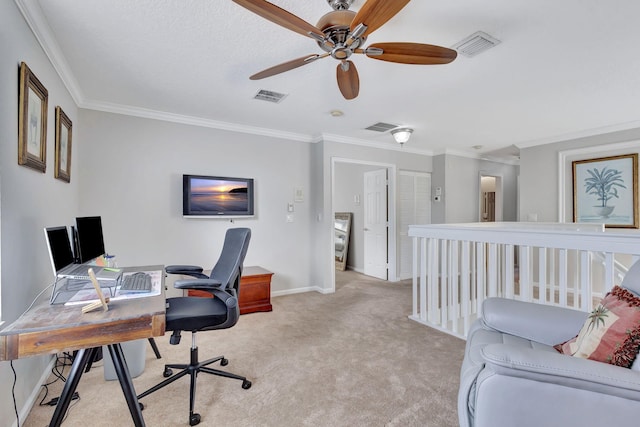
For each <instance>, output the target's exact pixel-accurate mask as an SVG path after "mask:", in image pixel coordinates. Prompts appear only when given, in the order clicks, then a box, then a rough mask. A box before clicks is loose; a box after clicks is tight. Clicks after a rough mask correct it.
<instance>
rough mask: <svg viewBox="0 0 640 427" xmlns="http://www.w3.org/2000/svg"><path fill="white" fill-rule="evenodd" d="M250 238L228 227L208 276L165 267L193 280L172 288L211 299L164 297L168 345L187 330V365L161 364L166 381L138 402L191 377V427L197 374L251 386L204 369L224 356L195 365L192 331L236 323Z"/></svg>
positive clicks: (195, 416) (189, 269) (196, 270)
mask: <svg viewBox="0 0 640 427" xmlns="http://www.w3.org/2000/svg"><path fill="white" fill-rule="evenodd" d="M250 239H251V230H250V229H248V228H231V229H229V230H227V233H226V236H225V239H224V245H223V247H222V253H221V254H220V258H219V259H218V262H217V263H216V265H215V266H214V267H213V270H211V275H210V276H207V275H205V274H204V273H203V272H202V271H203V269H202V267H196V266H191V265H172V266H168V267H166V268H165V270H166V272H167V273H170V274H183V275H188V276H192V277H195V278H196V279H186V280H178V281H176V282H175V285H174V286H175V287H176V288H179V289H196V290H200V291H207V292H210V293H211V294H212V295H213V296H214V298H200V297H178V298H167V312H166V330H167V331H173V334H171V338H170V340H169V343H171V344H174V345H175V344H178V343H179V342H180V333H181V332H182V331H191V334H192V335H191V362H190V363H189V364H188V365H187V364H179V365H174V364H170V365H165V370H164V374H163V375H164V377H165V378H167V379H166V380H164V381H162V382H161V383H160V384H157V385H156V386H154V387H151V388H150V389H149V390H147V391H145V392H144V393H141V394H140V395H139V396H138V399H141V398H143V397H145V396H147V395H149V394H151V393H153V392H154V391H157V390H159V389H161V388H162V387H164V386H166V385H169V384H171V383H172V382H174V381H176V380H177V379H179V378H182V377H183V376H185V375H187V374H189V375H190V376H191V388H190V396H189V425H192V426H194V425H196V424H198V423H200V414H196V413H194V412H193V409H194V401H195V397H196V377H197V375H198V374H199V373H200V372H205V373H208V374H213V375H220V376H223V377H227V378H234V379H238V380H241V381H242V388H244V389H248V388H250V387H251V381H249V380H247V379H246V378H245V377H242V376H239V375H235V374H231V373H228V372H225V371H220V370H217V369H213V368H210V367H208V365H210V364H212V363H215V362H217V361H220V365H222V366H225V365H227V363H229V361H228V360H227V359H225V357H224V356H218V357H214V358H212V359H208V360H205V361H204V362H199V361H198V347H197V345H196V332H199V331H210V330H214V329H226V328H230V327H232V326H233V325H235V324H236V323H237V321H238V318H239V317H240V307H239V305H238V298H239V293H240V276H241V275H242V263H243V261H244V257H245V255H246V254H247V248H248V247H249V240H250ZM172 369H182V371H180V372H178V373H177V374H175V375H173V371H172ZM172 375H173V376H172Z"/></svg>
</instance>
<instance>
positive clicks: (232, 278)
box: [209, 228, 251, 296]
mask: <svg viewBox="0 0 640 427" xmlns="http://www.w3.org/2000/svg"><path fill="white" fill-rule="evenodd" d="M250 239H251V229H249V228H230V229H228V230H227V234H226V235H225V237H224V244H223V246H222V252H221V253H220V258H218V262H216V265H215V266H214V267H213V269H212V270H211V275H210V276H209V278H211V279H215V280H217V281H219V282H220V283H223V284H224V287H225V289H231V288H234V289H235V290H236V292H238V291H239V289H238V288H239V283H240V276H241V274H242V263H243V262H244V257H245V256H246V255H247V249H248V248H249V240H250ZM238 296H239V295H238Z"/></svg>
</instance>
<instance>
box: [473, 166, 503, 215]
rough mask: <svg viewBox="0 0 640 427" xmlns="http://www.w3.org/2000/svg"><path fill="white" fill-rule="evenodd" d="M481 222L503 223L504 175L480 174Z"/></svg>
mask: <svg viewBox="0 0 640 427" xmlns="http://www.w3.org/2000/svg"><path fill="white" fill-rule="evenodd" d="M479 194H480V201H479V208H478V221H479V222H495V221H502V216H503V202H502V200H503V196H502V175H497V174H490V173H483V172H480V182H479Z"/></svg>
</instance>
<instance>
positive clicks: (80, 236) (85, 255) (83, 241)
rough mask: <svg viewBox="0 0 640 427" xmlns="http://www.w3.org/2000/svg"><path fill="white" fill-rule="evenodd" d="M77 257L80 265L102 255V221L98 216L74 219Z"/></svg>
mask: <svg viewBox="0 0 640 427" xmlns="http://www.w3.org/2000/svg"><path fill="white" fill-rule="evenodd" d="M75 233H76V236H75V237H76V245H77V247H76V248H77V252H76V254H77V256H78V258H79V261H80V262H81V263H84V262H87V261H90V260H92V259H94V258H96V257H99V256H100V255H104V239H103V237H102V220H101V219H100V217H99V216H86V217H80V218H76V230H75Z"/></svg>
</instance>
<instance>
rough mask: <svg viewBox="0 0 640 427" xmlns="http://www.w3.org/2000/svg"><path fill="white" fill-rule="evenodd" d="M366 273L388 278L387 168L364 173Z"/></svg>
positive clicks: (384, 278)
mask: <svg viewBox="0 0 640 427" xmlns="http://www.w3.org/2000/svg"><path fill="white" fill-rule="evenodd" d="M364 199H365V204H364V274H366V275H367V276H373V277H377V278H379V279H383V280H387V239H388V236H387V230H388V222H387V170H386V169H380V170H376V171H371V172H365V174H364Z"/></svg>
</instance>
